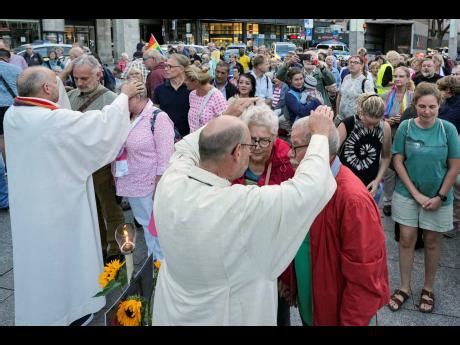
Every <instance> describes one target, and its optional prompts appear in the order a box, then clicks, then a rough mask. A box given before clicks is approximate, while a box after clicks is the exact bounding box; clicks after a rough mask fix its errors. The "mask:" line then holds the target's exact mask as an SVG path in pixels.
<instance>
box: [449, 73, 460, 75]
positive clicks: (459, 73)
mask: <svg viewBox="0 0 460 345" xmlns="http://www.w3.org/2000/svg"><path fill="white" fill-rule="evenodd" d="M450 75H460V73H451V74H450Z"/></svg>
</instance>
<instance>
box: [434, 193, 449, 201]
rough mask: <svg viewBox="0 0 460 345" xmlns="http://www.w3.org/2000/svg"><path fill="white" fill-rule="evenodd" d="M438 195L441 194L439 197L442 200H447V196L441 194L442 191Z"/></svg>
mask: <svg viewBox="0 0 460 345" xmlns="http://www.w3.org/2000/svg"><path fill="white" fill-rule="evenodd" d="M436 196H439V198H440V199H441V201H446V200H447V196H445V195H442V194H440V193H438V194H436Z"/></svg>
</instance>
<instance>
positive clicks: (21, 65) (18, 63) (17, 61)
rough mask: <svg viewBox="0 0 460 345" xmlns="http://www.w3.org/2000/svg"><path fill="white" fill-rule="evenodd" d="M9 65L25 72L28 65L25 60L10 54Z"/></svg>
mask: <svg viewBox="0 0 460 345" xmlns="http://www.w3.org/2000/svg"><path fill="white" fill-rule="evenodd" d="M10 64H13V65H16V66H18V67H19V68H20V69H21V70H23V71H24V70H25V69H26V68H27V67H29V65H27V62H26V60H25V59H24V58H23V57H22V56H21V55H16V54H11V58H10Z"/></svg>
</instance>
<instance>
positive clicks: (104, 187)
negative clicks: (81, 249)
mask: <svg viewBox="0 0 460 345" xmlns="http://www.w3.org/2000/svg"><path fill="white" fill-rule="evenodd" d="M72 65H73V78H74V80H75V84H76V86H77V88H76V89H75V90H72V91H70V92H69V94H68V95H69V100H70V105H71V107H72V110H76V111H81V112H85V111H90V110H102V109H103V108H104V107H105V106H107V105H109V104H111V103H112V102H113V101H114V100H115V99H116V98H117V95H116V94H115V93H114V92H112V91H110V90H109V89H107V88H106V87H104V86H103V85H102V84H101V83H100V82H99V81H100V80H101V77H102V68H101V64H100V63H99V62H98V61H97V59H96V58H95V57H94V56H91V55H86V54H84V55H82V56H80V57H78V58H76V59H75V60H74V61H72ZM93 182H94V190H95V192H96V203H97V211H98V216H99V229H100V236H101V244H102V255H103V256H104V259H107V260H109V261H110V257H111V256H112V257H116V256H118V255H120V249H119V247H118V244H117V242H116V240H115V230H116V228H117V227H118V226H119V225H120V224H122V223H123V222H124V215H123V210H122V209H121V207H120V205H118V204H117V202H116V193H115V187H114V186H113V178H112V172H111V169H110V164H107V165H105V166H102V167H100V169H99V170H97V171H95V172H94V174H93Z"/></svg>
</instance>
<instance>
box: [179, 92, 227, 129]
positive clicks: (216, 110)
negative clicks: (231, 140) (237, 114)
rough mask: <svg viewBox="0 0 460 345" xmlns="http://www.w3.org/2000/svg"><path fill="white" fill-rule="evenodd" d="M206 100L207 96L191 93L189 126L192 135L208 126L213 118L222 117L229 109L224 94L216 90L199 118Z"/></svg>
mask: <svg viewBox="0 0 460 345" xmlns="http://www.w3.org/2000/svg"><path fill="white" fill-rule="evenodd" d="M214 89H215V88H214ZM211 90H212V89H211ZM209 92H211V91H209ZM205 98H206V96H203V97H201V96H198V95H197V94H196V90H193V91H192V92H190V96H189V101H190V109H189V111H188V124H189V126H190V133H192V132H195V131H196V130H197V129H199V128H201V127H202V126H204V125H205V124H207V123H208V122H209V121H211V120H212V119H213V118H215V117H217V116H219V115H221V114H222V113H223V112H224V110H225V109H227V100H226V99H225V97H224V95H223V94H222V92H220V91H219V90H217V89H216V91H214V94H213V95H212V96H211V97H210V98H209V100H208V103H207V104H206V106H205V108H204V110H203V112H202V114H201V116H199V114H198V112H199V111H200V108H201V104H202V103H203V102H204V100H205Z"/></svg>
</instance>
